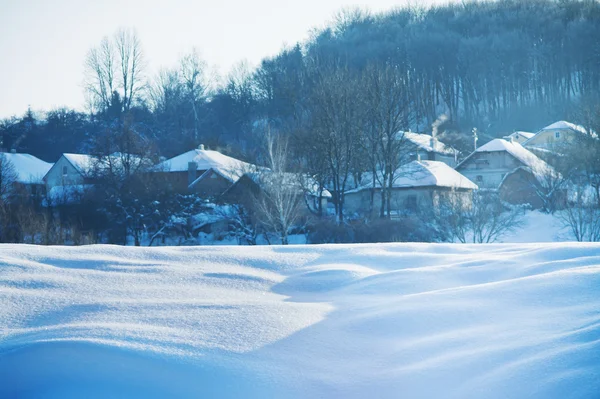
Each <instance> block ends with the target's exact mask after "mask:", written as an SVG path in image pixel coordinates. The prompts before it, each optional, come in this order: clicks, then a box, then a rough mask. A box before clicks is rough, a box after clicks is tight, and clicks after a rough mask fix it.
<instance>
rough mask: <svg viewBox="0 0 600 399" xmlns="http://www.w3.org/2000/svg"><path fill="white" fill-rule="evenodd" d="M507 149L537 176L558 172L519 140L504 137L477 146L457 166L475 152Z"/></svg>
mask: <svg viewBox="0 0 600 399" xmlns="http://www.w3.org/2000/svg"><path fill="white" fill-rule="evenodd" d="M503 151H506V152H507V153H509V154H510V155H512V156H513V157H514V158H515V159H517V160H518V161H519V162H521V163H522V164H523V165H524V166H526V167H528V168H529V169H530V170H531V171H532V172H533V173H534V174H535V175H536V176H537V177H541V176H543V175H545V174H548V173H556V172H555V171H554V169H553V168H552V166H550V165H548V164H547V163H546V162H545V161H543V160H542V159H540V158H538V157H537V156H536V155H535V154H534V153H532V152H531V151H529V150H528V149H526V148H525V147H523V146H522V145H521V144H519V143H517V142H514V141H513V142H511V141H507V140H504V139H494V140H492V141H490V142H488V143H486V144H485V145H482V146H481V147H479V148H477V149H476V150H475V152H472V153H471V154H470V155H469V156H468V157H467V158H465V159H464V160H463V161H462V162H461V163H460V164H459V165H458V166H457V167H456V168H457V169H458V168H459V167H460V166H461V165H463V164H464V163H465V162H467V161H468V160H469V159H470V158H471V157H472V156H473V155H474V154H476V153H482V152H503Z"/></svg>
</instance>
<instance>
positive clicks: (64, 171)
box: [62, 166, 69, 176]
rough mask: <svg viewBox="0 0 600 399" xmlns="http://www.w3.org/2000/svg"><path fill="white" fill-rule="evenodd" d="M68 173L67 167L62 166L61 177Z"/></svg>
mask: <svg viewBox="0 0 600 399" xmlns="http://www.w3.org/2000/svg"><path fill="white" fill-rule="evenodd" d="M68 172H69V171H68V169H67V167H66V166H63V168H62V174H63V176H66V175H67V174H68Z"/></svg>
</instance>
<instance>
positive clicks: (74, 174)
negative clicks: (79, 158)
mask: <svg viewBox="0 0 600 399" xmlns="http://www.w3.org/2000/svg"><path fill="white" fill-rule="evenodd" d="M63 168H66V172H67V173H66V174H65V173H64V171H63ZM44 180H45V182H46V188H47V190H48V191H50V189H52V187H56V186H67V185H75V184H84V183H85V178H84V177H83V176H82V175H81V173H79V171H78V170H77V169H76V168H75V167H74V166H73V164H72V163H71V162H69V161H68V160H67V159H66V158H65V157H63V156H61V157H60V158H59V159H58V161H57V162H56V163H55V164H54V166H52V168H51V169H50V170H49V171H48V173H47V174H46V176H45V178H44Z"/></svg>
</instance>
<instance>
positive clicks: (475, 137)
mask: <svg viewBox="0 0 600 399" xmlns="http://www.w3.org/2000/svg"><path fill="white" fill-rule="evenodd" d="M472 132H473V147H474V149H473V151H477V128H476V127H474V128H473V130H472Z"/></svg>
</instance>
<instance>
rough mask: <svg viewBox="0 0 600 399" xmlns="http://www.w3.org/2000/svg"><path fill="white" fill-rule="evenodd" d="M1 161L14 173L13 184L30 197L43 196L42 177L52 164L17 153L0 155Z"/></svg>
mask: <svg viewBox="0 0 600 399" xmlns="http://www.w3.org/2000/svg"><path fill="white" fill-rule="evenodd" d="M0 156H2V161H3V162H7V163H8V164H10V165H11V166H12V168H13V170H14V172H15V181H14V184H15V185H16V186H17V188H22V189H24V190H26V192H27V193H28V194H30V195H43V194H44V191H45V190H44V189H45V187H44V180H43V179H44V176H45V175H46V173H48V171H49V170H50V168H52V164H51V163H49V162H45V161H42V160H41V159H39V158H37V157H35V156H33V155H31V154H23V153H17V152H3V153H0Z"/></svg>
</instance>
